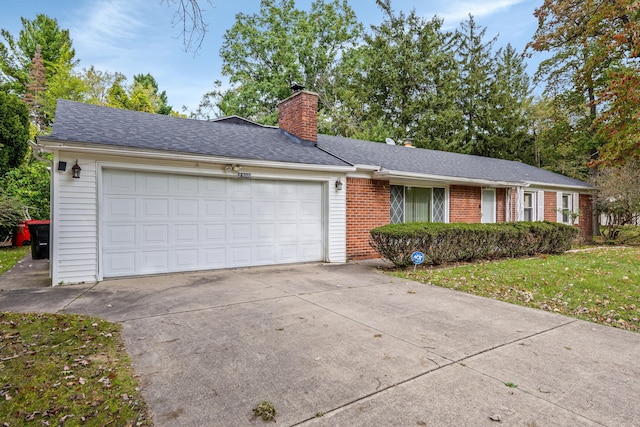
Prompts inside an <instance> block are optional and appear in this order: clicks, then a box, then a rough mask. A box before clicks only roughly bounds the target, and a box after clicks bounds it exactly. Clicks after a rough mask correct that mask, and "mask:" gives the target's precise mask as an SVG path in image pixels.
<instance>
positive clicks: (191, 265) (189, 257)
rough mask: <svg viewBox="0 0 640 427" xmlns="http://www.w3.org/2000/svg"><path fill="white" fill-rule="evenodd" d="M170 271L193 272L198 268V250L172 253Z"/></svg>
mask: <svg viewBox="0 0 640 427" xmlns="http://www.w3.org/2000/svg"><path fill="white" fill-rule="evenodd" d="M170 267H173V268H172V270H174V269H176V270H182V271H184V270H194V269H197V268H198V249H179V250H176V251H174V262H173V264H172V265H171V266H170Z"/></svg>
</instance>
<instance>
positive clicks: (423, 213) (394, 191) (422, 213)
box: [390, 185, 445, 224]
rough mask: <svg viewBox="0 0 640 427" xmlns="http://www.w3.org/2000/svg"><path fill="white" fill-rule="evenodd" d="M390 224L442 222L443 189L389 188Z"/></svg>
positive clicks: (443, 209)
mask: <svg viewBox="0 0 640 427" xmlns="http://www.w3.org/2000/svg"><path fill="white" fill-rule="evenodd" d="M390 196H391V200H390V202H391V203H390V214H391V223H392V224H398V223H402V222H444V221H445V189H444V188H424V187H404V186H401V185H392V186H391V195H390Z"/></svg>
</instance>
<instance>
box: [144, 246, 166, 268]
mask: <svg viewBox="0 0 640 427" xmlns="http://www.w3.org/2000/svg"><path fill="white" fill-rule="evenodd" d="M141 263H142V270H141V272H142V273H147V274H150V273H164V272H166V271H169V250H168V249H165V250H161V251H159V250H155V251H151V250H143V251H142V252H141Z"/></svg>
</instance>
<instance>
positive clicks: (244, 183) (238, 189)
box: [226, 179, 253, 199]
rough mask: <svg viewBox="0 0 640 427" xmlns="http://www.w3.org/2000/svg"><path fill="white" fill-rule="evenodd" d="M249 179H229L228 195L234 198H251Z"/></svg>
mask: <svg viewBox="0 0 640 427" xmlns="http://www.w3.org/2000/svg"><path fill="white" fill-rule="evenodd" d="M252 182H253V181H249V180H238V179H235V180H227V191H226V196H227V197H231V198H234V199H251V183H252Z"/></svg>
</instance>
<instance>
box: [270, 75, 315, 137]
mask: <svg viewBox="0 0 640 427" xmlns="http://www.w3.org/2000/svg"><path fill="white" fill-rule="evenodd" d="M291 89H293V91H294V92H293V95H291V96H290V97H289V98H287V99H285V100H284V101H281V102H280V103H279V104H278V126H279V127H280V129H282V130H283V131H286V132H289V133H290V134H291V135H293V136H295V137H298V138H300V139H302V140H305V141H311V142H313V143H316V142H317V141H318V94H317V93H315V92H309V91H307V90H304V87H303V86H300V85H295V84H294V85H293V86H292V87H291Z"/></svg>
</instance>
